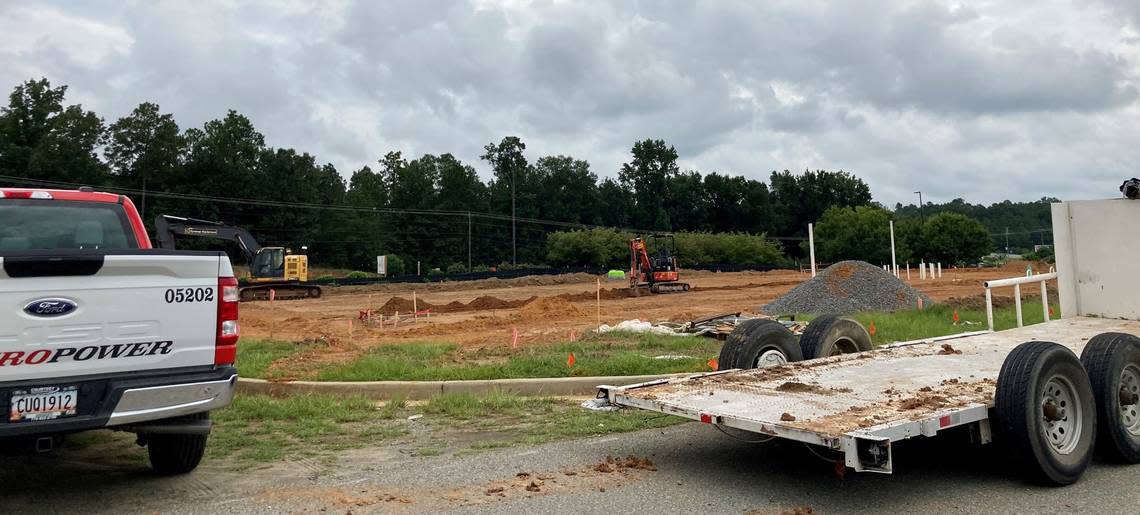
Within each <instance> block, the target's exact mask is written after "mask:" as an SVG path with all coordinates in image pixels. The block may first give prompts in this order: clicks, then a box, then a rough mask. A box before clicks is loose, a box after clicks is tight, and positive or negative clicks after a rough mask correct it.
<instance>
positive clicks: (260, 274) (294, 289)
mask: <svg viewBox="0 0 1140 515" xmlns="http://www.w3.org/2000/svg"><path fill="white" fill-rule="evenodd" d="M154 234H155V239H156V240H157V242H158V248H162V249H173V248H174V236H175V235H180V236H200V237H205V238H217V239H220V240H229V241H233V242H236V243H237V244H238V247H240V248H241V250H242V252H243V253H245V257H246V260H247V261H248V262H249V275H250V277H249V278H248V281H249V282H250V283H252V284H250V285H248V286H242V287H241V295H240V296H241V300H242V301H251V300H270V299H271V298H272V299H277V300H289V299H308V298H317V297H320V296H321V287H320V286H318V285H315V284H304V283H305V282H307V281H308V280H309V256H306V255H305V254H294V253H293V252H292V251H291V250H290V249H287V248H285V247H262V246H261V245H260V244H258V243H257V240H256V239H254V238H253V235H252V234H250V233H249V231H247V230H245V229H242V228H241V227H234V226H230V225H226V224H223V223H221V222H211V221H209V220H198V219H194V218H182V217H177V216H170V215H159V216H157V217H155V219H154ZM301 249H302V251H303V250H305V247H301Z"/></svg>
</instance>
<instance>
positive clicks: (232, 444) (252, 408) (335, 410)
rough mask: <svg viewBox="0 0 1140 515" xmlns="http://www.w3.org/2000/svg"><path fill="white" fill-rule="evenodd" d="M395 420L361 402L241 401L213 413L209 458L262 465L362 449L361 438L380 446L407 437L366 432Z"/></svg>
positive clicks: (309, 398) (313, 398)
mask: <svg viewBox="0 0 1140 515" xmlns="http://www.w3.org/2000/svg"><path fill="white" fill-rule="evenodd" d="M393 415H394V414H393V413H392V412H389V411H388V410H386V409H384V408H380V409H377V406H376V405H375V404H374V403H373V402H372V401H370V400H368V399H365V398H363V397H343V398H338V397H333V396H327V395H293V396H289V397H285V398H281V399H277V398H273V397H268V396H265V395H239V396H237V397H235V398H234V402H233V404H231V405H230V406H228V407H226V408H224V409H220V410H216V411H214V412H212V413H211V417H212V418H213V420H214V423H215V425H216V429H215V431H214V432H213V433H212V434H211V436H210V445H209V446H207V452H208V453H209V456H211V457H215V458H217V457H223V456H224V457H229V458H233V459H235V460H237V461H239V462H240V461H247V462H260V461H271V460H277V459H281V458H283V457H285V456H287V455H292V454H295V453H296V452H297V451H306V452H319V451H322V450H332V449H336V448H343V447H344V446H345V445H346V444H349V445H353V444H358V443H360V441H359V438H360V437H366V438H367V440H376V439H380V438H393V437H396V436H399V435H401V434H403V432H396V431H383V430H379V428H376V427H372V426H368V424H371V423H377V422H383V421H385V420H388V419H391V418H393Z"/></svg>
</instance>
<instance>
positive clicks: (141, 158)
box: [103, 102, 185, 219]
mask: <svg viewBox="0 0 1140 515" xmlns="http://www.w3.org/2000/svg"><path fill="white" fill-rule="evenodd" d="M184 148H185V140H184V139H183V138H182V135H181V134H180V132H179V129H178V124H177V123H175V121H174V115H172V114H169V113H167V114H162V113H161V112H160V110H159V107H158V104H152V103H150V102H144V103H142V104H139V105H138V107H136V108H135V109H134V110H133V111H131V114H129V115H127V116H124V117H122V118H120V119H119V120H118V121H116V122H115V123H113V124H111V126H110V127H108V130H107V138H106V142H105V147H104V149H103V156H104V157H105V158H106V159H107V164H108V165H109V166H110V167H111V172H112V173H113V174H114V176H115V183H116V184H117V185H119V186H123V187H126V188H131V189H141V190H142V191H143V193H142V195H141V196H140V199H139V200H141V210H142V214H143V218H144V219H146V204H147V198H146V192H147V187H148V186H149V187H151V188H154V189H157V190H159V191H162V190H168V189H172V187H173V186H176V185H174V184H169V183H170V181H171V180H173V179H175V178H176V175H177V173H178V167H179V166H180V164H181V163H180V162H179V157H180V156H181V155H182V152H183V150H184ZM148 183H149V184H148Z"/></svg>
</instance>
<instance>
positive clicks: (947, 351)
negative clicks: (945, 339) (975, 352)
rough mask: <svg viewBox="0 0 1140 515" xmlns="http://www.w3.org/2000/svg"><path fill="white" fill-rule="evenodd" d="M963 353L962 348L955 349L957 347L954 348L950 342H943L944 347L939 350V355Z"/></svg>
mask: <svg viewBox="0 0 1140 515" xmlns="http://www.w3.org/2000/svg"><path fill="white" fill-rule="evenodd" d="M961 353H962V351H960V350H958V349H955V348H954V347H953V346H952V345H950V344H949V343H943V344H942V349H940V350H939V351H938V355H939V356H949V355H951V354H961Z"/></svg>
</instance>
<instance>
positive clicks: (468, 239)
mask: <svg viewBox="0 0 1140 515" xmlns="http://www.w3.org/2000/svg"><path fill="white" fill-rule="evenodd" d="M467 273H471V212H470V211H468V212H467Z"/></svg>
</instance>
